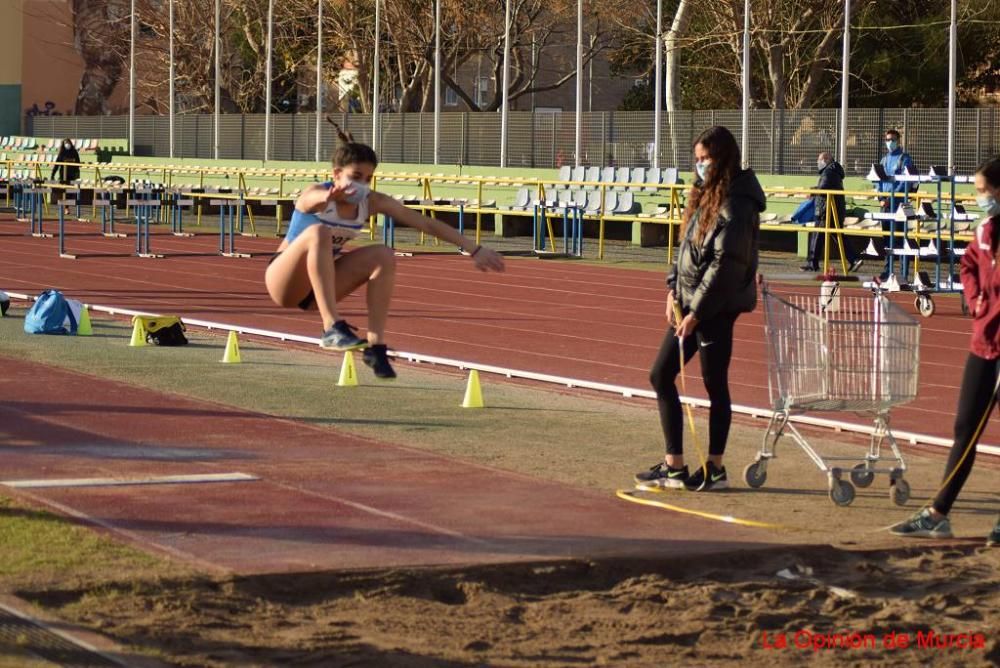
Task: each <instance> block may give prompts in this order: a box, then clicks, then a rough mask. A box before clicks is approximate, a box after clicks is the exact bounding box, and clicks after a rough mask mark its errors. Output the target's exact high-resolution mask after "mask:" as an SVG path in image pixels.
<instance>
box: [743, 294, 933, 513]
mask: <svg viewBox="0 0 1000 668" xmlns="http://www.w3.org/2000/svg"><path fill="white" fill-rule="evenodd" d="M762 294H763V303H764V318H765V325H766V338H767V350H768V387H769V390H770V396H771V403H772V406H773V407H774V415H773V416H772V417H771V421H770V423H769V424H768V426H767V433H765V434H764V443H763V446H762V448H761V450H760V452H759V453H758V454H757V457H756V459H755V460H754V461H753V462H752V463H751V464H749V465H748V466H747V467H746V468H745V469H744V471H743V477H744V480H746V483H747V484H748V485H749V486H750V487H754V488H757V487H760V486H761V485H763V484H764V481H765V480H766V479H767V462H768V460H770V459H771V458H772V457H774V456H775V449H774V446H775V444H776V443H777V441H778V439H779V438H781V436H782V434H784V433H785V432H787V433H788V434H790V435H791V437H792V438H793V439H795V442H796V443H798V444H799V446H800V447H801V448H802V450H804V451H805V453H806V454H807V455H808V456H809V458H810V459H812V460H813V462H815V463H816V466H818V467H819V469H820V470H821V471H822V472H824V473H826V474H827V477H828V479H829V489H830V499H831V500H832V501H833V502H834V503H835V504H837V505H838V506H846V505H849V504H850V503H851V502H852V501H853V500H854V493H855V489H854V488H855V486H857V487H868V486H869V485H871V484H872V482H873V481H874V479H875V475H876V474H880V473H881V474H888V476H889V495H890V498H891V499H892V501H893V502H894V503H896V504H897V505H904V504H905V503H906V501H907V500H908V499H909V497H910V486H909V484H907V482H906V481H905V480H904V479H903V474H904V472H905V471H906V464H905V462H904V461H903V456H902V455H901V454H900V452H899V448H898V446H897V445H896V439H895V438H894V437H893V435H892V430H891V429H890V428H889V409H890V408H891V407H892V406H894V405H896V404H903V403H907V402H909V401H912V400H913V399H914V398H915V397H916V394H917V369H918V367H919V359H920V352H919V346H920V325H919V323H918V322H917V321H916V320H915V319H914V318H912V317H911V316H909V315H908V314H907V313H906V312H904V311H903V310H902V309H901V308H899V307H898V306H896V305H895V304H893V303H892V302H890V301H889V300H888V299H887V298H886V296H885V294H884V291H883V290H880V289H879V288H878V287H877V286H876V288H875V289H874V290H873V294H872V296H871V297H865V296H841V295H840V289H839V285H838V284H836V283H828V284H825V285H824V290H823V292H822V293H821V294H820V296H819V297H817V296H815V295H791V296H784V297H783V296H778V295H776V294H774V293H773V292H771V291H770V290H769V289H768V286H767V285H766V284H762ZM807 411H849V412H854V413H862V414H865V415H870V416H872V418H873V420H874V424H875V427H874V431H873V432H872V436H871V441H870V444H869V447H868V452H867V453H866V454H865V455H864V456H863V457H862V456H860V455H859V456H856V457H826V458H824V457H822V456H821V455H820V454H819V453H817V452H816V450H814V449H813V447H812V446H811V445H809V443H808V442H807V441H806V439H805V438H804V437H803V436H802V434H801V433H800V432H799V430H798V429H796V428H795V425H793V424H792V423H791V422H789V418H790V417H791V416H792V415H794V414H799V413H804V412H807ZM885 440H887V441H888V442H889V445H890V446H891V448H892V456H891V457H883V456H882V451H881V450H882V443H883V441H885ZM829 462H857V463H856V464H855V465H854V467H853V468H851V469H850V472H849V474H850V475H849V477H850V482H849V481H848V480H846V479H845V477H844V473H845V471H844V469H843V468H841V467H839V466H831V465H829ZM884 463H887V464H884ZM852 482H853V485H852V484H851V483H852Z"/></svg>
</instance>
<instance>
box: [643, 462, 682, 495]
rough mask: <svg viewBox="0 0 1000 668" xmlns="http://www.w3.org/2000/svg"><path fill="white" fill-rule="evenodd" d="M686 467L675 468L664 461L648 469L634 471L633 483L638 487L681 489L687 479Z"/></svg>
mask: <svg viewBox="0 0 1000 668" xmlns="http://www.w3.org/2000/svg"><path fill="white" fill-rule="evenodd" d="M688 475H689V474H688V467H686V466H682V467H681V468H677V469H675V468H674V467H673V466H668V465H667V464H666V463H664V462H660V463H659V464H657V465H656V466H653V467H651V468H650V469H649V470H648V471H641V472H639V473H636V474H635V476H634V478H635V484H636V485H639V486H640V487H659V488H661V489H683V488H684V481H685V480H687V479H688Z"/></svg>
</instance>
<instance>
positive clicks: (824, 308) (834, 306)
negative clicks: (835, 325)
mask: <svg viewBox="0 0 1000 668" xmlns="http://www.w3.org/2000/svg"><path fill="white" fill-rule="evenodd" d="M839 310H840V283H838V282H837V281H823V284H822V285H820V286H819V312H820V313H836V312H837V311H839Z"/></svg>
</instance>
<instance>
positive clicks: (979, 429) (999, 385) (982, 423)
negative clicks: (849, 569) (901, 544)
mask: <svg viewBox="0 0 1000 668" xmlns="http://www.w3.org/2000/svg"><path fill="white" fill-rule="evenodd" d="M998 392H1000V375H998V376H997V382H996V384H995V385H994V386H993V396H991V397H990V400H989V403H987V404H986V410H985V411H983V415H982V417H981V418H979V424H978V425H976V431H975V432H974V433H973V434H972V437H971V438H970V439H969V442H968V443H966V444H965V450H964V451H963V452H962V456H961V457H959V458H958V461H957V462H955V467H954V468H953V469H952V470H951V472H950V473H949V474H948V475H947V476H946V477H945V479H944V481H942V482H941V485H940V486H939V487H938V488H937V489H936V490H935V491H934V493H933V494H932V495H931V497H930V498H929V499H927V500H926V501H924V503H923V504H922V505H921V506H920V507H919V508H918V509H917V512H918V513H919V512H920V511H921V510H923V509H924V508H930V507H931V506H932V505H934V499H936V498H937V495H938V494H939V493H940V492H941V490H943V489H944V488H945V487H947V486H948V483H950V482H951V479H952V478H954V477H955V474H956V473H958V469H960V468H961V467H962V462H964V461H965V458H966V457H968V456H969V453H970V452H972V449H973V448H974V447H976V443H977V442H978V441H979V437H980V436H982V435H983V429H985V428H986V421H987V420H988V419H989V417H990V413H992V412H993V406H994V405H995V404H996V400H997V393H998ZM952 447H954V446H952ZM896 524H899V522H896V523H895V524H890V525H888V526H884V527H879V528H878V529H872V532H873V533H874V532H877V531H888V530H889V529H891V528H893V527H894V526H896Z"/></svg>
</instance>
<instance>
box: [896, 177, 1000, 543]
mask: <svg viewBox="0 0 1000 668" xmlns="http://www.w3.org/2000/svg"><path fill="white" fill-rule="evenodd" d="M998 200H1000V157H998V158H993V159H992V160H988V161H986V162H984V163H983V164H982V166H980V168H979V169H978V170H977V171H976V203H977V204H978V205H979V207H980V208H981V209H982V210H983V211H984V212H985V213H986V218H985V220H983V222H982V223H981V224H980V225H979V227H978V228H976V238H975V239H974V240H973V241H972V243H970V244H969V246H968V247H967V248H966V249H965V255H963V256H962V263H961V271H960V273H961V276H962V288H963V291H964V293H965V299H966V301H967V302H968V304H969V309H970V311H971V315H972V341H971V343H970V344H969V357H968V359H967V360H966V362H965V373H964V375H963V376H962V389H961V392H960V394H959V396H958V410H957V412H956V415H955V441H954V443H952V446H951V453H950V454H949V456H948V464H947V466H946V467H945V470H944V480H943V481H942V483H941V489H940V490H939V491H938V494H937V496H936V497H935V499H934V502H933V503H932V504H931V505H930V507H928V508H924V509H922V510H921V511H920V512H918V513H917V514H916V515H914V516H913V517H911V518H910V519H908V520H906V521H905V522H901V523H900V524H897V525H896V526H894V527H892V529H890V531H891V532H892V533H894V534H896V535H897V536H920V537H925V538H950V537H951V524H950V522H949V521H948V513H949V512H950V511H951V507H952V504H954V503H955V499H956V498H957V497H958V494H959V492H960V491H961V490H962V486H963V485H964V484H965V481H966V479H967V478H968V477H969V473H970V472H971V471H972V464H973V462H974V461H975V459H976V443H977V442H978V441H979V437H980V436H981V435H982V433H983V428H984V427H985V426H986V422H987V420H988V419H989V416H990V412H991V411H992V410H993V406H994V404H995V403H996V399H997V388H998V387H1000V267H998V266H997V260H1000V202H998ZM986 544H987V545H988V546H990V547H994V546H1000V516H998V517H997V522H996V524H995V525H994V527H993V530H992V531H991V532H990V535H989V536H988V537H987V538H986Z"/></svg>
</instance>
